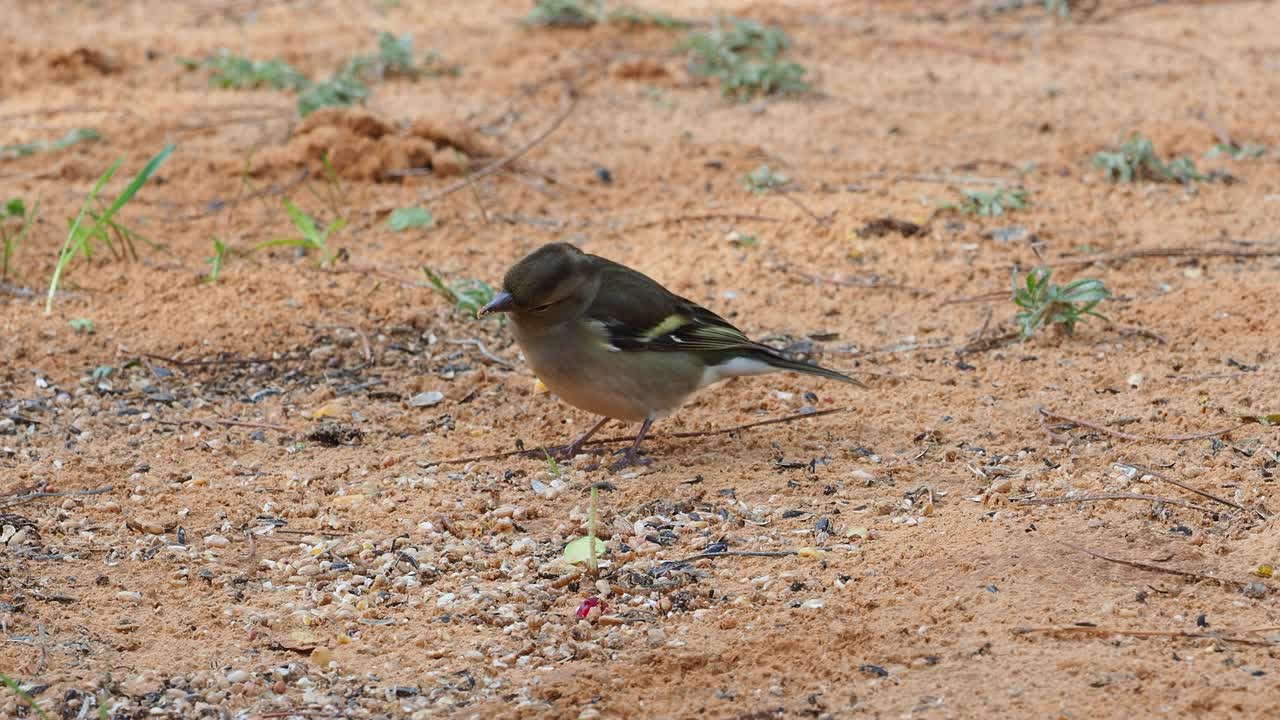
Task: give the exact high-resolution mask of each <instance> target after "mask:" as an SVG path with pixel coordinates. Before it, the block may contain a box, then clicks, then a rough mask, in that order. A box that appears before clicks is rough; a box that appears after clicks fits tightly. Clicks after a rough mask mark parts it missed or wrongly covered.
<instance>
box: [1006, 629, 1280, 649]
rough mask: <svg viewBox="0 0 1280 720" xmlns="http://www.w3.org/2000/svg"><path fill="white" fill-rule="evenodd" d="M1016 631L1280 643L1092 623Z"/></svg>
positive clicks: (1182, 631)
mask: <svg viewBox="0 0 1280 720" xmlns="http://www.w3.org/2000/svg"><path fill="white" fill-rule="evenodd" d="M1014 632H1016V633H1018V634H1020V635H1023V634H1027V633H1050V634H1052V633H1081V634H1084V635H1129V636H1131V637H1168V638H1188V639H1191V640H1218V641H1221V642H1229V643H1240V644H1242V645H1263V646H1270V645H1280V643H1278V642H1276V641H1274V640H1259V639H1257V638H1246V637H1239V636H1238V635H1237V636H1233V635H1223V634H1221V633H1205V632H1187V631H1184V630H1126V629H1124V628H1104V627H1094V626H1092V625H1063V626H1060V627H1052V626H1050V627H1023V628H1017V629H1016V630H1014Z"/></svg>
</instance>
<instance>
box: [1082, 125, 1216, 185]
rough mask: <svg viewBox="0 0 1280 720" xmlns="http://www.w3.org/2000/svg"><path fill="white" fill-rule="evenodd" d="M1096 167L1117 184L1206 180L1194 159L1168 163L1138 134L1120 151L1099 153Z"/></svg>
mask: <svg viewBox="0 0 1280 720" xmlns="http://www.w3.org/2000/svg"><path fill="white" fill-rule="evenodd" d="M1093 164H1094V166H1095V167H1098V168H1101V169H1102V170H1103V172H1105V173H1106V174H1107V177H1108V178H1109V179H1111V180H1113V181H1116V182H1134V181H1137V180H1151V181H1154V182H1180V183H1184V184H1185V183H1189V182H1192V181H1195V180H1203V179H1204V176H1203V175H1201V174H1200V172H1199V171H1197V170H1196V164H1195V162H1194V161H1192V160H1191V158H1189V157H1187V156H1185V155H1182V156H1179V157H1176V158H1174V159H1173V160H1170V161H1169V162H1165V161H1164V160H1162V159H1161V158H1160V156H1159V155H1158V154H1156V150H1155V146H1154V145H1152V143H1151V140H1149V139H1148V138H1146V137H1145V136H1143V135H1142V134H1141V133H1134V134H1133V135H1132V136H1131V137H1130V138H1129V139H1128V140H1127V141H1125V143H1124V145H1121V146H1120V149H1119V150H1118V151H1116V152H1105V151H1104V152H1099V153H1097V154H1095V155H1094V156H1093Z"/></svg>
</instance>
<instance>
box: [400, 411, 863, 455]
mask: <svg viewBox="0 0 1280 720" xmlns="http://www.w3.org/2000/svg"><path fill="white" fill-rule="evenodd" d="M849 409H850V408H847V407H839V408H828V409H826V410H818V411H816V412H810V413H796V414H794V415H784V416H782V417H778V418H770V419H768V420H757V421H756V422H750V423H746V424H743V425H735V426H733V427H728V428H719V429H716V430H697V431H693V432H677V433H669V437H675V438H694V437H706V436H709V435H728V434H730V433H735V432H739V431H741V430H747V429H750V428H755V427H761V426H763V425H777V424H780V423H789V422H793V421H795V420H803V419H804V418H814V417H820V416H822V415H831V414H834V413H840V412H845V411H847V410H849ZM630 442H635V436H634V435H630V436H626V437H609V438H598V439H595V440H589V441H587V442H586V443H585V444H586V445H615V444H617V443H630ZM546 452H547V449H546V448H545V447H536V448H532V449H525V450H508V451H506V452H500V453H493V454H491V455H473V456H471V457H463V458H453V459H449V460H431V461H426V462H422V463H419V465H422V466H424V467H425V466H430V465H460V464H462V463H469V462H480V461H484V460H502V459H503V458H509V457H515V456H517V455H524V456H526V457H534V458H540V457H544V456H545V454H546Z"/></svg>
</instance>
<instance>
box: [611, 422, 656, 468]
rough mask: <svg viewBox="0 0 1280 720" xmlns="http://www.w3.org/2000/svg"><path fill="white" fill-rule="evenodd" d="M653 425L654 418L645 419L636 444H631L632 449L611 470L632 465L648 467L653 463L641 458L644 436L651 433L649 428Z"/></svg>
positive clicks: (637, 434)
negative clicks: (641, 445)
mask: <svg viewBox="0 0 1280 720" xmlns="http://www.w3.org/2000/svg"><path fill="white" fill-rule="evenodd" d="M652 425H653V418H651V417H649V418H645V419H644V424H643V425H641V426H640V432H638V433H636V439H635V442H633V443H631V447H629V448H627V450H626V452H624V453H623V454H622V458H621V459H620V460H618V462H616V463H614V464H612V465H610V466H609V469H610V470H614V471H618V470H621V469H623V468H625V467H630V466H632V465H648V464H649V463H651V462H653V461H652V460H650V459H649V458H642V457H640V443H642V442H644V436H645V435H647V434H648V433H649V428H650V427H651V426H652Z"/></svg>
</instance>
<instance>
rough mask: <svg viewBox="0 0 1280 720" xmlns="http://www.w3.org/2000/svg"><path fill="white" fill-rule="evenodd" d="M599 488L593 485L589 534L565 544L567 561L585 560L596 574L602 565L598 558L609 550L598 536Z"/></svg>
mask: <svg viewBox="0 0 1280 720" xmlns="http://www.w3.org/2000/svg"><path fill="white" fill-rule="evenodd" d="M598 493H599V490H598V489H597V487H596V486H595V485H592V486H591V509H590V511H589V512H590V514H589V515H587V534H586V536H585V537H580V538H575V539H574V540H570V541H569V543H568V544H567V545H565V546H564V559H565V562H568V563H570V564H574V565H576V564H578V563H580V562H585V563H586V564H587V567H588V568H590V569H591V574H592V575H595V574H597V573H599V572H600V566H599V564H598V561H597V560H596V558H598V557H599V556H601V555H603V554H605V552H606V551H607V550H608V548H607V547H605V544H604V543H603V542H601V541H600V538H598V537H596V502H597V495H598Z"/></svg>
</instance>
